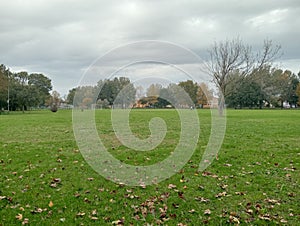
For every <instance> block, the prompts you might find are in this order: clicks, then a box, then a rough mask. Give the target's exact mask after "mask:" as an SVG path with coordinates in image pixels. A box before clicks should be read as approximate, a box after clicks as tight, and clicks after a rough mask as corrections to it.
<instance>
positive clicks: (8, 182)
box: [0, 109, 300, 226]
mask: <svg viewBox="0 0 300 226" xmlns="http://www.w3.org/2000/svg"><path fill="white" fill-rule="evenodd" d="M198 113H199V116H200V123H201V136H200V139H199V143H198V148H197V150H196V152H195V154H194V155H193V157H192V158H191V160H190V161H189V162H188V163H187V164H186V165H185V167H184V168H183V169H182V170H181V171H180V172H178V173H177V174H176V175H174V176H172V177H171V178H170V179H168V180H165V181H163V182H161V183H159V184H156V185H151V186H146V187H127V186H120V185H117V184H114V183H112V182H110V181H108V180H106V179H104V178H103V177H102V176H100V175H98V174H97V173H96V172H95V171H94V170H93V169H92V168H91V167H90V166H89V165H88V164H87V163H86V162H85V160H84V159H83V157H82V155H81V153H80V151H78V148H77V145H76V141H75V139H74V135H73V131H72V112H71V111H68V110H61V111H58V112H57V113H51V112H48V111H32V112H28V113H25V114H22V113H11V114H9V115H0V169H1V174H0V175H1V177H0V225H3V226H4V225H21V224H27V223H28V224H30V225H93V224H95V225H118V224H119V225H147V224H149V225H159V224H163V225H201V224H208V225H226V224H239V223H240V224H249V225H265V224H269V225H277V224H280V225H297V224H299V221H300V197H299V188H300V186H299V179H300V174H299V167H300V111H298V110H228V112H227V113H228V116H227V131H226V135H225V139H224V143H223V145H222V148H221V150H220V152H219V155H218V158H217V159H216V160H215V161H214V162H213V163H212V164H211V165H210V166H209V167H208V168H207V169H206V170H205V172H197V169H198V164H199V161H200V160H201V153H202V152H203V151H204V149H205V147H206V144H207V141H208V138H209V135H210V112H209V111H208V110H199V111H198ZM156 116H159V117H162V118H164V120H165V121H166V123H167V125H168V133H167V135H166V138H165V140H164V141H163V143H162V144H161V145H160V146H158V147H157V148H156V149H155V150H154V151H150V152H135V151H133V150H130V149H128V148H126V147H125V146H123V145H122V144H121V143H120V142H119V141H118V140H117V139H116V138H115V135H114V133H113V130H112V126H111V123H110V112H109V110H99V111H97V120H96V121H97V126H98V130H99V134H100V137H101V139H102V140H103V142H104V144H105V146H106V147H108V149H109V151H110V152H111V153H112V154H113V155H114V156H115V157H116V158H118V159H120V160H122V161H124V162H126V163H129V164H132V165H139V164H153V163H155V162H157V161H161V160H163V159H165V158H166V157H167V156H168V155H169V154H170V152H172V151H173V149H174V147H175V146H176V144H177V141H178V139H179V132H178V131H179V129H180V122H179V119H178V116H177V115H176V112H175V111H173V110H146V109H145V110H134V111H132V113H131V116H130V119H131V125H132V130H133V132H135V133H136V134H137V136H140V137H141V138H145V137H147V136H148V135H149V130H148V121H149V119H150V118H152V117H156Z"/></svg>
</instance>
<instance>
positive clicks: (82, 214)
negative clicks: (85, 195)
mask: <svg viewBox="0 0 300 226" xmlns="http://www.w3.org/2000/svg"><path fill="white" fill-rule="evenodd" d="M84 215H85V213H84V212H78V213H77V214H76V216H77V217H83V216H84Z"/></svg>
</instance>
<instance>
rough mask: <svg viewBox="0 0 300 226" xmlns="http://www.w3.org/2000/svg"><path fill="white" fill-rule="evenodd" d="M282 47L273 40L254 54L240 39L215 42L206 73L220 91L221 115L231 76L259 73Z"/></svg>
mask: <svg viewBox="0 0 300 226" xmlns="http://www.w3.org/2000/svg"><path fill="white" fill-rule="evenodd" d="M280 49H281V47H280V46H278V45H276V46H274V45H273V43H272V41H271V40H266V41H265V42H264V45H263V48H262V51H259V52H257V53H253V51H252V48H251V47H250V46H249V45H245V44H244V43H243V42H242V41H241V40H240V39H239V38H236V39H233V40H231V41H229V40H226V41H224V42H219V43H217V42H215V43H214V45H213V46H212V48H211V49H210V50H209V56H210V60H209V62H208V63H207V64H206V66H205V71H206V72H207V73H208V74H209V75H210V76H211V77H212V78H213V81H214V83H215V84H216V86H217V87H218V89H219V113H220V115H223V109H224V97H223V95H226V94H227V92H226V90H227V86H228V85H229V84H230V83H231V82H232V80H231V78H230V75H231V74H232V73H233V72H235V71H238V72H239V73H240V75H241V78H244V77H246V76H248V75H249V74H251V73H253V72H255V71H259V70H260V69H261V68H263V67H265V66H266V65H270V64H271V63H272V61H273V60H274V59H276V57H277V56H278V54H279V51H280Z"/></svg>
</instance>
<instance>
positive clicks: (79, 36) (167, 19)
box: [0, 0, 300, 93]
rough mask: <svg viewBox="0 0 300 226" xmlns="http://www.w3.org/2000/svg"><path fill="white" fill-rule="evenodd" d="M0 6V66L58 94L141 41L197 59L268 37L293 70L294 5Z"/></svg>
mask: <svg viewBox="0 0 300 226" xmlns="http://www.w3.org/2000/svg"><path fill="white" fill-rule="evenodd" d="M0 5H1V7H0V49H1V54H0V63H4V64H6V65H8V66H11V67H12V68H13V69H14V68H15V69H18V68H22V69H27V70H28V71H40V72H44V73H45V74H47V73H48V74H49V76H50V77H51V78H52V80H53V81H54V84H55V87H54V88H55V89H58V90H59V91H60V92H63V93H66V92H67V91H68V90H69V89H70V88H72V87H73V86H76V85H77V83H78V81H77V80H79V78H80V77H81V76H82V73H83V70H84V69H85V68H87V67H88V66H89V65H90V64H91V63H92V62H93V61H94V60H95V59H96V58H97V57H99V56H101V55H103V54H105V53H106V52H107V51H109V50H110V49H112V48H115V47H117V46H120V45H124V44H126V43H131V42H135V41H141V40H145V39H146V40H165V41H169V42H174V43H177V44H179V45H182V46H185V47H187V48H189V49H191V50H192V51H195V52H196V53H197V54H199V55H200V56H201V57H203V58H205V57H206V55H205V54H206V50H207V49H208V48H209V46H210V45H211V44H212V43H213V42H214V41H220V40H224V39H231V38H233V37H236V36H239V37H241V38H242V39H243V40H244V42H245V43H249V44H251V45H253V47H254V48H259V47H260V46H261V45H262V43H263V40H264V39H265V38H269V39H272V40H274V42H275V43H278V44H281V45H282V47H283V51H284V55H283V57H282V58H281V60H280V61H281V65H282V66H283V67H287V66H289V67H291V69H293V70H296V71H295V72H298V71H299V70H300V51H299V50H300V44H299V41H298V39H299V36H300V31H299V27H300V18H299V16H298V15H299V14H300V3H299V1H298V0H287V1H274V0H266V1H260V0H254V1H238V0H230V1H223V0H215V1H199V0H193V1H180V0H173V1H171V0H163V1H146V0H141V1H97V0H88V1H83V0H72V1H71V0H67V1H60V0H53V1H46V0H28V1H2V2H1V3H0ZM147 51H149V50H147ZM142 53H143V52H142V51H141V54H142ZM122 57H130V51H129V52H126V53H124V55H122V56H116V58H115V59H111V62H110V64H113V62H114V61H115V60H116V61H119V60H122ZM170 57H171V58H175V57H178V56H176V54H175V55H170ZM178 59H180V57H179V58H178ZM180 61H182V62H184V59H180ZM285 62H286V63H285ZM285 65H287V66H285Z"/></svg>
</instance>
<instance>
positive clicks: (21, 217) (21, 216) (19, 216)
mask: <svg viewBox="0 0 300 226" xmlns="http://www.w3.org/2000/svg"><path fill="white" fill-rule="evenodd" d="M16 219H17V220H19V221H21V220H22V219H23V215H22V214H21V213H18V214H17V216H16Z"/></svg>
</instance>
